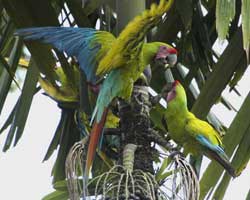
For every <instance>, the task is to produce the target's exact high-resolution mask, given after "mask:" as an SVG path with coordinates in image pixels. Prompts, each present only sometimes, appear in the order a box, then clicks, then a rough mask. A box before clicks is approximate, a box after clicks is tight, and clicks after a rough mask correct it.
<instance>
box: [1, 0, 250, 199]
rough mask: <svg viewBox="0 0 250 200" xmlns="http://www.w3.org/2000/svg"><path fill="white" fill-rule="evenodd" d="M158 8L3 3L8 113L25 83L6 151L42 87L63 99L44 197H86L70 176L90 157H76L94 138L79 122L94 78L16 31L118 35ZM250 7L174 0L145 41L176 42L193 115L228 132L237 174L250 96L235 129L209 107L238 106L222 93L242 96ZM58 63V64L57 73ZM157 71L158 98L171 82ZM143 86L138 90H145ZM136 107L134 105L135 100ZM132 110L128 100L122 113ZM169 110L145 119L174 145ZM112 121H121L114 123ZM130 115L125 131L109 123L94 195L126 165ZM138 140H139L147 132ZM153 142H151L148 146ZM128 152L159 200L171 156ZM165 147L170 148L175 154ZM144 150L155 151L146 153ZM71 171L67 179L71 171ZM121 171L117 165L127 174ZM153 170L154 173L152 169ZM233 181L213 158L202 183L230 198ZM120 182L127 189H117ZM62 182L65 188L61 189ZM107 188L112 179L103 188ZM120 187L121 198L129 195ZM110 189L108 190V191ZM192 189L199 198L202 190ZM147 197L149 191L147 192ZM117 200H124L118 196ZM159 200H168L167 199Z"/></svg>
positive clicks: (110, 2)
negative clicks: (12, 95) (62, 29)
mask: <svg viewBox="0 0 250 200" xmlns="http://www.w3.org/2000/svg"><path fill="white" fill-rule="evenodd" d="M83 2H84V4H83ZM153 2H157V1H156V0H147V1H144V0H141V1H139V0H137V1H129V2H128V1H125V0H117V1H115V0H107V1H102V0H91V1H86V0H85V1H81V0H50V1H49V0H38V1H32V0H26V1H25V0H11V1H10V0H0V14H1V15H0V27H1V28H0V65H1V66H2V67H1V68H0V83H1V84H0V113H1V111H2V108H3V106H4V103H5V100H6V97H7V94H8V93H9V92H11V89H12V87H11V83H14V85H15V87H16V88H18V87H19V88H20V85H22V88H21V91H22V93H21V95H20V97H19V99H18V101H17V103H16V105H15V107H14V109H13V110H12V111H11V112H10V114H9V117H8V119H7V120H6V122H5V123H4V124H3V125H2V128H1V130H0V133H2V132H3V131H4V130H6V128H8V127H10V129H9V132H8V133H7V134H6V141H5V145H4V147H3V151H7V150H8V149H9V148H10V147H11V145H12V144H14V146H15V145H17V143H18V141H19V139H20V138H21V136H22V134H23V133H25V123H26V119H27V117H28V113H29V109H30V106H31V102H32V99H33V97H34V95H36V94H37V92H38V91H39V90H43V91H44V92H45V93H46V94H47V95H48V96H49V97H51V99H52V100H53V101H56V102H57V105H58V107H59V108H60V109H61V110H62V113H61V119H60V122H59V124H58V127H57V130H56V132H55V134H54V137H53V138H52V141H51V143H50V145H49V148H48V150H47V153H46V155H45V158H44V160H47V159H49V158H50V156H51V154H52V153H53V151H54V150H55V149H56V148H57V147H58V146H59V151H58V154H57V159H56V162H55V165H54V168H53V185H54V186H55V188H60V189H58V190H56V191H55V192H53V193H52V194H49V195H48V196H46V197H45V198H44V199H47V200H49V199H52V198H53V199H67V198H68V196H69V195H70V196H71V198H73V199H77V198H79V194H78V192H79V191H78V190H80V191H81V188H82V180H79V181H78V180H75V179H74V178H72V173H73V172H76V173H77V174H78V175H79V176H80V175H81V173H82V165H81V164H82V160H81V159H82V158H84V157H82V156H79V155H78V152H79V151H81V150H82V151H83V154H84V152H85V150H84V149H85V148H84V147H85V146H86V139H84V138H83V135H82V133H83V132H88V130H89V127H86V126H85V127H84V129H83V127H81V124H85V125H86V124H88V118H89V116H91V113H92V110H93V106H94V105H93V102H94V100H93V97H92V96H91V95H90V94H89V93H88V90H87V89H86V88H87V87H88V86H87V83H86V79H85V77H84V74H82V73H81V72H80V71H79V68H78V65H77V61H76V60H75V59H74V58H68V57H66V55H65V54H63V53H61V52H58V51H57V50H55V49H54V50H52V49H51V47H50V46H47V45H42V44H39V43H36V42H25V43H24V42H23V41H22V40H21V39H20V38H17V37H14V36H13V33H14V31H15V30H16V29H17V28H23V27H35V26H79V27H97V28H100V29H102V30H106V31H110V32H112V33H113V34H115V35H117V34H118V33H119V31H120V30H121V29H122V28H123V27H124V26H125V25H126V24H127V23H128V21H129V20H130V19H132V18H133V17H134V16H135V15H137V14H138V13H140V12H141V11H142V10H144V9H145V8H148V7H149V6H150V4H151V3H153ZM249 4H250V1H248V0H242V1H236V2H235V1H233V0H231V1H228V0H220V1H219V0H217V1H215V0H211V1H205V0H200V1H198V0H192V1H191V0H184V1H183V0H182V1H181V0H175V2H174V5H173V6H172V8H171V10H170V11H169V12H168V13H167V17H166V18H165V20H163V21H162V22H161V23H160V24H159V25H158V26H157V27H156V28H154V29H153V30H152V31H151V32H150V33H148V36H147V40H148V41H155V40H158V41H164V42H166V43H169V44H173V45H174V46H176V48H177V49H178V50H179V55H178V64H177V67H176V68H174V69H173V70H172V74H173V77H174V78H175V79H179V80H180V81H181V82H182V83H183V85H184V87H185V89H186V91H187V95H188V99H189V105H188V106H189V108H190V109H191V110H192V112H194V113H195V114H196V115H197V116H198V117H200V118H203V119H206V120H208V121H209V122H210V123H212V124H213V125H214V127H216V128H217V129H218V130H220V131H222V132H225V136H224V138H223V143H224V145H225V147H226V152H227V154H228V155H229V156H230V157H231V159H232V164H233V166H234V167H235V169H236V171H237V173H238V174H240V173H241V172H242V171H243V170H244V168H245V167H246V165H247V163H248V162H249V158H250V150H249V149H250V148H249V147H250V146H249V144H250V142H249V141H250V136H249V134H248V132H249V124H250V120H249V118H248V113H249V111H250V110H249V109H250V105H249V104H250V93H249V94H248V96H247V97H246V98H245V101H244V103H243V105H242V106H241V108H240V109H239V111H237V115H236V117H235V118H234V120H233V122H232V123H231V125H230V126H229V127H225V126H224V125H223V121H222V122H221V121H220V120H218V118H217V117H216V116H215V114H213V113H212V112H211V108H212V106H213V105H214V104H217V103H218V102H220V103H221V104H223V105H224V106H225V107H227V108H228V109H230V110H231V112H235V111H234V107H233V106H232V105H231V104H230V100H228V99H226V98H224V97H223V96H222V92H223V91H224V90H230V91H231V92H234V93H236V94H238V95H240V94H239V91H238V90H237V83H238V81H239V80H240V79H241V77H242V76H243V75H244V72H245V71H246V69H247V66H248V59H247V58H248V53H249V44H250V20H249V19H250V16H249V15H250V12H248V10H247V8H249V6H250V5H249ZM222 39H223V40H225V41H226V42H224V43H226V45H225V49H224V50H223V51H221V52H218V49H216V47H215V46H216V45H217V44H218V41H219V40H222ZM24 45H25V46H26V47H27V48H28V50H29V51H30V52H31V57H29V56H28V55H27V50H25V49H24ZM58 63H60V64H58ZM55 66H58V67H57V68H55ZM151 67H152V79H151V82H150V87H151V88H153V89H154V90H155V91H156V92H157V93H160V91H161V89H162V87H163V86H164V85H165V83H166V80H165V77H164V76H163V75H162V74H164V71H163V70H158V69H157V70H156V68H154V66H151ZM20 69H25V70H27V73H26V76H25V78H24V80H21V81H20V80H16V77H15V74H16V73H17V72H18V70H20ZM193 80H194V81H193ZM37 83H38V84H37ZM144 85H145V83H144ZM196 86H197V87H196ZM142 88H143V87H142ZM142 88H140V89H139V92H140V90H141V89H142ZM228 88H229V89H228ZM132 99H133V98H132ZM140 101H141V102H142V103H143V105H144V104H145V103H148V102H147V101H148V97H147V95H146V96H144V97H142V99H140ZM133 102H134V101H133V100H132V102H131V103H133ZM86 105H87V106H86ZM126 105H127V104H126ZM126 105H125V103H124V107H126ZM114 109H117V108H114ZM146 109H151V107H146ZM114 112H118V111H114ZM121 112H123V111H121ZM132 113H133V112H132ZM161 114H162V108H161V107H160V106H159V105H158V106H156V107H155V108H154V109H151V115H150V116H149V115H147V117H146V119H144V118H143V120H149V117H150V123H149V124H150V127H147V128H152V129H153V131H155V132H157V134H158V135H159V138H157V142H156V143H158V144H160V145H162V146H164V144H166V145H167V139H168V138H165V137H164V135H165V133H166V129H165V127H164V126H163V125H162V123H161ZM133 117H135V116H132V118H133ZM114 119H115V121H117V120H118V119H117V118H116V117H114ZM114 119H113V120H114ZM123 119H125V118H122V117H121V119H120V120H121V122H120V127H117V123H116V124H111V127H112V128H108V129H107V130H106V132H107V136H106V137H105V138H106V139H105V141H104V144H103V148H102V151H103V152H104V154H101V153H99V154H98V156H97V157H96V160H95V163H94V166H93V171H92V173H93V177H94V178H93V179H92V183H93V184H90V187H89V192H90V194H92V195H93V194H95V193H96V192H95V191H94V189H96V188H97V189H100V188H98V181H100V182H101V181H102V179H101V175H103V174H105V173H106V175H107V173H108V172H109V173H110V170H113V169H114V166H113V164H114V161H115V163H117V162H118V163H119V164H120V165H121V162H122V161H121V160H120V159H118V158H117V154H118V153H121V152H122V150H124V149H126V148H127V147H126V145H125V144H127V142H126V141H127V140H126V139H125V142H124V141H123V143H120V142H119V137H118V136H117V135H119V134H120V133H119V130H120V129H123V132H124V130H126V129H127V128H126V127H130V125H131V124H129V123H130V122H129V121H126V120H125V121H124V120H123ZM133 119H134V118H133ZM137 120H139V119H135V121H136V122H138V121H137ZM82 138H83V139H82ZM117 138H118V139H117ZM81 139H82V140H81ZM137 139H141V138H140V136H138V138H137ZM154 139H155V138H154ZM155 140H156V139H155ZM110 141H114V142H113V143H111V142H110ZM148 145H149V146H150V141H149V143H148ZM72 147H73V148H72ZM114 149H115V151H114ZM128 149H129V151H130V153H129V157H130V156H132V157H130V159H129V162H128V165H129V166H128V167H131V165H132V166H133V167H134V169H135V170H137V169H138V170H140V171H137V173H139V175H138V176H140V177H143V178H144V179H146V180H148V181H152V184H153V189H152V188H149V190H152V191H153V192H151V193H150V194H152V195H155V193H154V192H155V190H156V189H158V186H161V185H162V184H163V183H164V182H165V180H166V179H167V178H168V177H170V174H171V173H170V172H171V170H173V168H169V169H170V172H169V171H168V172H165V171H164V170H165V168H166V166H168V164H169V162H170V161H169V160H168V159H167V158H168V157H166V156H164V154H162V153H159V151H158V149H157V147H153V149H154V150H155V152H153V153H152V154H151V155H149V156H148V154H147V153H144V154H143V153H141V154H140V155H139V156H138V154H139V153H138V152H137V153H135V147H133V146H129V147H128ZM166 151H167V152H168V149H167V150H166ZM139 152H140V151H139ZM141 152H148V151H145V149H143V150H142V151H141ZM161 152H162V151H161ZM67 155H68V158H67ZM83 156H84V155H83ZM133 156H137V157H136V159H135V160H136V162H135V163H132V164H131V159H132V161H133V160H134V159H133ZM162 157H163V158H165V157H166V159H164V161H163V162H162V164H161V166H160V168H159V170H158V171H157V172H156V171H155V170H154V169H153V161H155V162H157V161H159V158H162ZM178 159H182V158H180V157H177V158H175V160H174V162H175V163H176V164H177V165H176V166H177V168H176V170H177V169H178V170H180V169H182V168H181V163H183V162H185V163H184V164H185V166H189V163H188V162H186V161H185V160H181V161H182V162H181V161H180V160H178ZM79 160H80V161H79ZM143 161H144V162H143ZM146 161H147V162H146ZM65 162H66V169H65ZM141 162H142V163H147V165H143V167H141V165H140V164H138V163H141ZM79 163H80V164H79ZM125 165H126V164H125ZM95 166H96V167H95ZM97 166H98V167H97ZM99 166H102V167H99ZM115 167H116V165H115ZM115 169H116V168H115ZM190 169H191V168H190ZM65 170H66V172H68V173H65ZM122 170H123V169H120V168H119V169H118V171H119V172H121V171H122ZM178 170H177V171H178ZM148 171H149V172H150V173H147V172H148ZM191 171H192V169H191ZM111 172H112V171H111ZM185 173H187V172H185ZM190 173H192V172H190ZM150 174H153V175H156V177H154V176H153V178H152V176H151V175H150ZM176 174H180V173H176ZM66 177H67V178H68V180H69V182H68V189H69V191H68V189H67V187H66V181H65V180H66ZM120 177H121V176H120V175H119V178H120ZM221 177H222V178H221ZM95 178H96V179H95ZM111 178H112V177H111ZM153 181H154V182H153ZM191 181H194V182H195V181H196V180H191ZM230 181H231V177H229V176H228V175H227V174H223V169H222V168H221V167H220V166H218V165H217V164H216V163H215V162H211V163H210V164H209V165H208V167H207V169H206V170H205V172H204V174H203V175H202V177H200V181H199V185H200V199H205V197H206V196H208V195H210V198H216V199H223V197H224V194H225V192H226V190H227V187H228V185H229V184H230ZM78 184H79V185H78ZM117 184H118V185H119V183H117ZM58 185H59V186H61V187H56V186H58ZM103 185H105V183H102V186H103ZM184 185H185V184H184ZM120 188H122V187H120ZM101 190H102V189H101ZM122 190H123V191H122V192H124V191H125V190H124V189H122ZM172 190H173V191H172V193H171V195H170V196H171V197H174V198H176V199H177V196H175V195H176V194H177V193H178V190H179V188H178V187H177V188H173V187H172ZM184 190H185V188H184ZM186 190H187V189H186ZM211 190H212V191H213V192H212V193H211ZM103 192H104V191H100V193H103ZM185 192H186V193H185ZM193 192H194V193H198V191H197V190H195V189H194V190H193ZM116 193H117V191H116ZM141 193H143V192H142V191H141ZM163 193H164V191H163ZM97 194H99V191H98V192H97ZM185 194H186V195H185ZM74 195H75V196H74ZM182 195H183V196H184V197H183V198H185V197H186V198H188V196H189V195H190V193H189V192H187V191H184V192H183V193H182ZM142 196H143V195H142ZM144 196H145V195H144ZM118 197H119V198H120V196H118ZM125 197H127V196H125ZM189 197H190V196H189ZM121 198H122V197H121ZM161 198H163V199H164V198H165V199H167V195H165V196H164V197H163V196H162V197H161ZM246 198H249V195H248V197H246Z"/></svg>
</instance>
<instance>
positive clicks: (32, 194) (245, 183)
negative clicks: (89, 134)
mask: <svg viewBox="0 0 250 200" xmlns="http://www.w3.org/2000/svg"><path fill="white" fill-rule="evenodd" d="M249 77H250V69H248V70H247V72H246V73H245V75H244V77H243V79H242V80H241V81H240V82H239V86H238V90H239V91H240V93H241V94H242V97H238V96H237V95H236V94H235V93H233V92H232V93H229V92H228V89H226V90H225V91H224V92H223V95H224V96H225V97H227V99H229V100H230V102H231V103H232V104H233V105H234V106H235V107H236V108H237V109H239V108H240V106H241V104H242V102H243V100H244V98H245V96H246V95H247V93H248V92H249V90H250V78H249ZM19 94H20V91H18V90H17V91H15V92H13V93H11V94H9V95H8V99H7V101H6V102H7V103H6V105H5V107H4V110H3V112H2V114H1V117H0V126H1V125H2V124H3V122H4V120H5V119H6V117H7V116H8V114H9V113H10V111H11V110H12V108H13V105H14V104H15V103H16V99H17V97H18V96H19ZM212 111H213V112H215V113H216V115H217V116H218V117H219V118H220V119H221V120H222V121H223V122H224V123H225V124H226V125H229V124H230V123H231V121H232V119H233V117H234V116H235V113H234V112H232V111H228V110H227V109H226V108H225V107H224V106H222V105H215V106H214V107H213V108H212ZM60 113H61V111H60V109H58V108H57V105H56V103H55V102H53V101H52V100H51V99H50V98H48V97H47V96H44V95H42V94H41V93H39V94H38V95H36V96H35V98H34V99H33V103H32V106H31V110H30V114H29V118H28V120H27V123H26V127H25V131H24V134H23V136H22V138H21V140H20V141H19V143H18V145H17V146H16V147H15V148H11V149H10V150H9V151H8V152H7V153H3V152H0V199H3V200H16V199H21V200H23V199H27V200H38V199H41V198H42V197H43V196H45V195H46V194H48V193H50V192H51V191H53V188H52V185H51V182H52V178H51V169H52V166H53V163H54V159H55V154H53V156H52V158H51V159H50V160H49V161H47V162H44V163H42V160H43V157H44V155H45V153H46V150H47V148H48V145H49V144H50V141H51V139H52V136H53V134H54V132H55V129H56V126H57V124H58V122H59V117H60ZM6 134H7V131H6V132H4V133H3V134H2V135H0V148H1V149H2V147H3V145H4V141H5V138H6ZM208 162H209V160H208V159H206V160H205V162H204V164H203V166H205V165H207V163H208ZM203 168H204V167H203ZM249 186H250V166H249V165H248V166H247V168H246V170H245V171H244V172H243V173H242V175H241V176H240V177H239V178H237V179H235V180H233V181H232V182H231V184H230V186H229V189H228V190H227V193H226V196H225V198H224V199H225V200H235V199H237V200H243V199H245V197H246V195H247V192H248V190H249Z"/></svg>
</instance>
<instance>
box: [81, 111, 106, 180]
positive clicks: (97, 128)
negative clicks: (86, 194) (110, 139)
mask: <svg viewBox="0 0 250 200" xmlns="http://www.w3.org/2000/svg"><path fill="white" fill-rule="evenodd" d="M107 114H108V108H105V110H104V112H103V115H102V118H101V120H100V122H98V123H94V125H93V128H92V130H91V133H90V140H89V145H88V152H87V160H86V166H85V176H86V177H88V175H89V172H90V168H91V166H92V163H93V160H94V157H95V153H96V149H97V145H98V143H99V141H100V138H101V135H102V132H103V127H104V125H105V122H106V118H107Z"/></svg>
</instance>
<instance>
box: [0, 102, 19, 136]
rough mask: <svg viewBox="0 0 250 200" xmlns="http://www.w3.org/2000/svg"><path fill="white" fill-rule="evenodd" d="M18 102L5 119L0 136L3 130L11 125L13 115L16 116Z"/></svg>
mask: <svg viewBox="0 0 250 200" xmlns="http://www.w3.org/2000/svg"><path fill="white" fill-rule="evenodd" d="M18 102H19V101H17V102H16V105H15V106H14V108H13V109H12V111H11V113H10V115H9V117H8V118H7V120H6V121H5V123H4V124H3V126H2V128H1V129H0V134H1V133H2V132H3V131H4V130H6V128H8V127H9V125H11V123H12V121H13V119H14V117H15V114H16V109H17V105H18Z"/></svg>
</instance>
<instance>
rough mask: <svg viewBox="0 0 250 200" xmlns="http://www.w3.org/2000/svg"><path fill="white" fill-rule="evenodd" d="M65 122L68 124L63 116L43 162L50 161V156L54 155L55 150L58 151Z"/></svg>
mask: <svg viewBox="0 0 250 200" xmlns="http://www.w3.org/2000/svg"><path fill="white" fill-rule="evenodd" d="M65 122H66V115H61V119H60V122H59V124H58V126H57V128H56V132H55V134H54V137H53V139H52V141H51V142H50V145H49V148H48V150H47V153H46V155H45V157H44V159H43V161H46V160H48V159H49V158H50V156H51V155H52V153H53V152H54V150H56V148H57V146H58V145H59V143H60V138H61V133H62V129H63V126H64V124H65Z"/></svg>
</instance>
